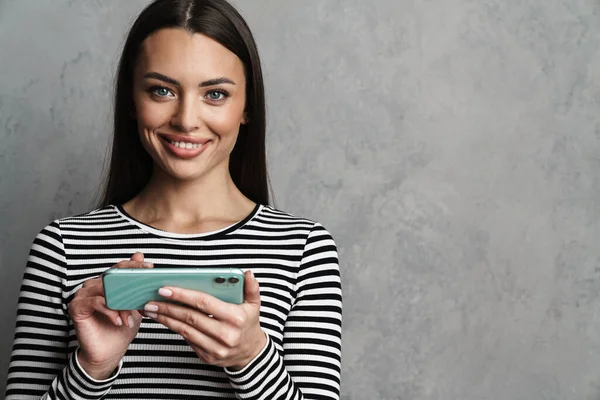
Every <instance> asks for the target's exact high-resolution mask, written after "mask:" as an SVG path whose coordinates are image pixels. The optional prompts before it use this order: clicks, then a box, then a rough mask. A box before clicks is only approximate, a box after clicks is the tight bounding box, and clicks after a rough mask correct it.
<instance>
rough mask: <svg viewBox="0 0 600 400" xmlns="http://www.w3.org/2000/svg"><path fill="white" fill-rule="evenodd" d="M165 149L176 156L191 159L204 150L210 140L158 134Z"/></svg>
mask: <svg viewBox="0 0 600 400" xmlns="http://www.w3.org/2000/svg"><path fill="white" fill-rule="evenodd" d="M159 137H160V139H161V142H162V143H163V145H164V146H165V147H166V149H167V151H168V152H169V153H171V154H172V155H174V156H176V157H177V158H182V159H192V158H196V157H198V156H199V155H200V154H202V153H203V152H204V150H206V148H207V147H208V144H209V143H211V140H209V139H204V138H192V137H189V138H182V137H181V136H180V135H179V137H177V136H176V135H170V134H159Z"/></svg>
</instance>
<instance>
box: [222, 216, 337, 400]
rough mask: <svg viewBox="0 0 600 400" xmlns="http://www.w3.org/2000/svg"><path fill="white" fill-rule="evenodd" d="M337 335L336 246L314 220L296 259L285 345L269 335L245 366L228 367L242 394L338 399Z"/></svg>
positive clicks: (262, 398)
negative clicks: (297, 263)
mask: <svg viewBox="0 0 600 400" xmlns="http://www.w3.org/2000/svg"><path fill="white" fill-rule="evenodd" d="M341 339H342V289H341V283H340V270H339V261H338V255H337V248H336V245H335V242H334V241H333V239H332V237H331V235H330V234H329V233H328V232H327V230H325V228H324V227H323V226H321V225H319V224H315V226H314V227H313V228H312V230H311V232H310V233H309V235H308V238H307V241H306V245H305V248H304V253H303V256H302V261H301V263H300V267H299V271H298V277H297V284H296V301H295V302H294V304H293V306H292V309H291V311H290V313H289V315H288V317H287V320H286V323H285V328H284V335H283V348H279V347H278V346H277V345H276V344H275V342H274V341H273V340H272V339H271V338H269V339H268V341H267V345H266V346H265V348H264V349H263V351H262V352H261V353H260V354H259V355H258V356H257V357H256V358H255V359H254V360H253V361H252V362H251V363H250V364H249V365H247V366H246V367H245V368H244V369H242V370H241V371H237V372H232V371H229V370H227V369H226V372H227V374H228V375H229V379H230V382H231V384H232V386H233V387H234V389H235V390H236V394H237V396H238V397H239V398H241V399H252V400H267V399H269V400H272V399H294V400H301V399H305V400H308V399H339V398H340V375H341Z"/></svg>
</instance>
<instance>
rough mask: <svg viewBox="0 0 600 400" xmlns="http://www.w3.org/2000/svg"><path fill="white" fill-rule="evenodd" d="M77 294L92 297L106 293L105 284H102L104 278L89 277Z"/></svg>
mask: <svg viewBox="0 0 600 400" xmlns="http://www.w3.org/2000/svg"><path fill="white" fill-rule="evenodd" d="M75 295H76V296H78V297H81V296H85V297H92V296H99V295H104V286H103V285H102V279H100V278H94V279H88V280H87V281H85V282H84V283H83V285H82V286H81V287H80V288H79V289H78V290H77V292H76V293H75Z"/></svg>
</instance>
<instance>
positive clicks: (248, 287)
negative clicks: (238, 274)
mask: <svg viewBox="0 0 600 400" xmlns="http://www.w3.org/2000/svg"><path fill="white" fill-rule="evenodd" d="M244 275H245V278H244V302H245V303H250V304H252V305H257V306H259V307H260V286H259V284H258V281H257V280H256V278H255V277H254V273H253V272H252V271H251V270H248V271H246V272H245V274H244Z"/></svg>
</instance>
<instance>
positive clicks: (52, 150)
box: [0, 0, 600, 400]
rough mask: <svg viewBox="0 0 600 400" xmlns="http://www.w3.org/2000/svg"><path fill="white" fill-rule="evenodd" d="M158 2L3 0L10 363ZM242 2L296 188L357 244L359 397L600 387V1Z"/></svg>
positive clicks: (531, 398)
mask: <svg viewBox="0 0 600 400" xmlns="http://www.w3.org/2000/svg"><path fill="white" fill-rule="evenodd" d="M145 3H146V2H145V1H141V0H138V1H131V0H128V1H127V2H125V1H121V0H103V1H91V0H85V1H83V0H80V1H66V0H45V1H41V0H35V1H34V0H29V1H22V0H0V72H1V74H0V193H1V199H0V200H1V202H0V221H1V224H0V235H1V236H0V238H1V239H2V240H1V242H0V260H1V263H2V265H1V266H0V282H1V285H2V288H1V289H2V290H1V291H0V297H1V301H0V312H1V319H2V321H3V322H4V323H3V328H2V329H1V333H0V343H1V345H0V376H4V374H5V372H6V366H7V358H8V355H9V351H10V343H11V341H12V334H13V321H14V310H15V305H16V301H17V291H18V284H19V281H20V279H21V274H22V270H23V267H24V264H25V259H26V254H27V250H28V247H29V245H30V243H31V240H32V239H33V236H34V235H35V233H36V232H37V231H39V229H41V228H42V227H43V226H44V225H45V224H46V223H48V222H49V221H51V220H52V219H54V218H57V217H60V216H65V215H69V214H73V213H79V212H83V211H86V210H87V209H88V208H89V206H90V201H91V199H92V198H93V195H94V192H95V188H96V186H97V183H98V177H99V174H100V170H101V167H102V157H103V155H104V152H105V149H106V146H107V138H108V134H109V128H110V122H109V104H110V93H111V85H110V79H111V76H112V74H113V71H114V68H115V64H116V62H115V60H116V56H117V54H118V50H119V46H120V44H121V43H122V38H123V33H124V30H125V29H126V27H127V25H128V24H129V23H130V21H131V19H132V17H133V16H134V15H135V13H136V12H137V11H138V10H139V9H140V8H141V7H142V6H143V5H144V4H145ZM236 4H237V5H238V6H239V7H240V8H241V10H242V11H243V13H244V15H246V16H247V18H248V21H249V23H250V25H251V26H252V28H253V30H254V32H255V34H256V37H257V40H258V42H259V45H260V49H261V52H262V56H263V60H264V63H265V71H266V81H267V85H268V96H269V97H268V102H269V121H270V126H269V151H270V154H269V156H270V158H269V160H270V166H271V174H272V179H273V184H274V188H275V193H276V195H277V206H279V208H282V209H284V210H287V211H290V212H293V213H297V214H300V215H304V216H308V217H311V218H314V219H317V220H319V221H321V222H322V223H324V224H325V226H327V227H328V228H329V230H331V231H332V233H333V234H334V236H335V238H336V239H337V242H338V245H339V247H340V255H341V260H342V273H343V282H344V294H345V314H344V317H345V319H344V335H345V336H344V346H345V348H344V360H343V361H344V368H343V394H344V396H343V397H344V398H345V399H356V400H361V399H418V400H434V399H435V400H442V399H443V400H447V399H462V400H476V399H477V400H480V399H490V400H491V399H523V400H537V399H540V400H542V399H545V400H556V399H585V400H598V399H600V317H598V316H597V314H598V313H599V310H600V243H599V239H600V220H599V216H600V52H599V50H600V3H599V2H598V1H597V0H535V1H534V0H521V1H498V0H427V1H419V0H374V1H364V0H326V1H325V0H303V1H301V2H300V1H281V0H277V1H275V0H251V1H250V0H246V1H244V0H238V1H236ZM3 383H4V382H2V384H0V392H3V390H4V387H3Z"/></svg>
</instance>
